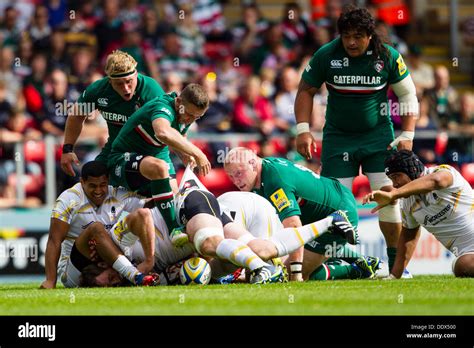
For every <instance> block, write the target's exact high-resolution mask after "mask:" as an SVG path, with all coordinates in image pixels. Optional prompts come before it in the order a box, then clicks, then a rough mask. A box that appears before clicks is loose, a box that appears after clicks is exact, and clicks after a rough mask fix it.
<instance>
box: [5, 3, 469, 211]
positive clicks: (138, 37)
mask: <svg viewBox="0 0 474 348" xmlns="http://www.w3.org/2000/svg"><path fill="white" fill-rule="evenodd" d="M230 2H232V3H235V1H217V0H187V1H180V0H176V1H153V0H16V1H12V2H10V1H8V0H7V1H5V0H4V1H1V3H0V142H1V150H0V151H1V160H0V207H2V206H3V207H7V206H13V205H15V203H14V201H15V199H14V198H15V185H16V178H15V148H14V144H15V143H16V142H19V141H23V142H24V144H25V156H26V157H25V158H26V167H25V172H26V174H27V175H29V176H30V178H32V179H31V180H30V182H28V183H27V186H28V185H30V186H28V187H27V194H28V199H27V200H26V201H25V204H26V205H27V206H36V205H40V204H41V203H42V202H44V178H43V179H42V176H44V143H42V142H41V140H42V139H43V137H44V135H46V134H51V135H54V136H56V137H58V144H60V143H62V140H61V137H62V136H63V134H64V128H65V123H66V118H67V107H62V108H58V105H59V104H62V105H64V106H66V105H69V104H68V103H72V102H74V101H76V100H77V98H78V97H79V95H80V93H82V91H83V90H84V89H85V88H86V87H87V86H88V85H89V84H90V83H92V82H94V81H95V80H97V79H99V78H102V77H103V76H104V71H103V67H104V63H105V58H106V57H107V55H108V54H109V53H111V52H112V51H113V50H115V49H121V50H123V51H126V52H128V53H129V54H130V55H132V56H133V57H134V58H135V59H136V61H137V62H138V70H139V72H141V73H143V74H146V75H149V76H152V77H153V78H155V79H156V80H157V81H158V82H159V83H160V84H161V85H162V87H163V89H164V90H165V91H166V92H172V91H180V90H181V89H182V88H183V86H184V85H186V84H187V83H190V82H198V83H201V84H202V85H204V86H205V88H206V90H207V91H208V93H209V96H210V100H211V104H210V108H209V110H208V112H207V113H206V115H205V117H203V118H202V119H201V120H199V121H198V123H197V124H196V125H195V126H194V127H193V129H192V132H191V133H197V134H202V133H206V134H207V133H215V134H225V133H247V134H260V135H261V138H260V140H258V141H242V142H240V143H239V144H240V145H246V146H249V147H251V148H253V149H255V150H256V151H257V152H258V153H259V154H260V155H261V156H283V157H288V158H289V159H291V160H294V161H298V162H302V163H304V162H305V161H304V159H303V158H302V157H301V156H299V155H298V154H297V152H296V151H295V147H294V138H295V133H296V132H295V127H294V126H295V122H296V121H295V116H294V112H293V104H294V100H295V96H296V92H297V88H298V83H299V81H300V77H301V73H302V69H304V67H305V66H306V64H307V62H308V60H309V59H310V57H311V56H312V54H313V53H314V52H316V50H317V49H318V48H319V47H321V46H322V45H324V44H325V43H327V42H329V41H331V40H333V39H334V38H335V37H337V32H336V20H337V18H338V17H339V14H340V12H341V9H342V6H343V5H344V4H345V3H348V2H349V1H316V0H312V1H305V5H306V6H301V2H284V1H283V2H281V4H282V6H281V8H282V11H281V17H280V18H279V19H277V20H275V19H272V20H270V19H268V18H266V15H265V13H264V11H262V10H261V6H259V5H258V1H257V2H251V1H242V2H241V3H240V2H239V4H240V8H239V10H240V15H237V17H239V19H236V20H233V21H231V20H229V18H226V16H225V15H224V10H225V8H226V6H228V5H229V3H230ZM267 2H268V1H265V3H267ZM276 2H277V3H280V2H278V1H276ZM306 2H307V4H306ZM357 3H358V4H359V5H364V6H366V7H368V8H369V9H370V11H371V12H372V14H373V15H374V17H376V18H377V31H378V32H379V33H380V34H381V35H382V36H383V37H384V38H385V39H386V41H387V42H388V43H390V44H392V45H393V46H394V47H395V48H396V49H397V50H398V51H399V52H400V53H401V54H402V55H403V56H404V58H405V61H406V63H407V65H408V68H409V70H410V72H411V75H412V77H413V80H414V82H415V85H416V87H417V93H418V98H419V101H420V102H421V108H420V118H419V120H418V124H417V130H434V131H436V132H438V136H437V137H436V138H431V139H420V140H416V141H415V151H416V152H417V153H418V154H419V155H420V156H421V157H422V158H423V159H424V161H425V162H427V163H435V162H437V163H440V162H445V163H451V164H454V165H456V166H461V165H463V164H464V163H470V162H473V161H474V159H473V151H474V149H473V148H472V138H473V137H474V96H473V94H472V92H470V91H469V90H467V91H461V92H459V91H457V90H456V89H455V88H453V87H452V86H451V83H450V69H448V68H449V67H448V66H445V65H436V64H427V62H425V61H424V56H423V47H421V46H420V45H419V44H417V42H411V41H412V40H410V35H409V33H410V32H413V30H417V29H416V28H413V27H412V26H410V23H409V22H408V21H407V20H400V18H396V17H395V18H394V17H393V16H390V15H387V13H386V11H384V8H383V6H381V3H383V1H359V2H357ZM361 3H362V4H361ZM398 3H401V4H402V5H404V1H398ZM404 6H405V5H404ZM412 22H413V21H412ZM460 30H462V31H463V35H465V38H466V39H465V42H466V44H471V45H472V44H474V39H472V38H473V37H474V20H468V21H466V23H465V24H464V25H463V27H462V28H461V29H460ZM471 39H472V41H469V40H471ZM471 86H472V81H471ZM471 91H472V89H471ZM389 97H390V100H392V101H394V102H396V99H395V98H396V97H395V96H394V95H393V93H391V92H390V91H389ZM316 98H317V102H316V103H314V104H315V107H314V110H313V117H312V123H311V127H312V130H313V131H314V132H321V131H322V129H323V126H324V114H325V107H326V106H325V105H326V98H327V92H326V90H325V89H324V88H322V90H321V93H320V94H318V95H317V96H316ZM58 110H59V112H58ZM393 111H394V112H393V115H392V119H393V122H394V125H395V129H399V128H400V124H401V121H400V117H399V116H398V114H397V112H396V110H393ZM444 131H454V132H457V133H458V134H460V135H463V137H454V138H451V137H450V138H448V137H447V135H446V133H444ZM191 135H192V134H191ZM81 139H83V140H85V141H84V142H83V143H82V144H81V145H78V146H76V152H77V153H78V155H79V157H80V159H81V160H82V161H88V160H92V159H93V158H94V156H95V154H97V153H98V149H99V148H100V147H102V146H103V145H104V143H105V142H106V140H107V128H106V124H105V121H104V120H103V119H102V117H100V115H98V114H93V115H91V116H90V117H89V119H88V120H87V121H86V126H85V128H84V130H83V133H82V135H81ZM196 144H198V145H199V146H200V147H202V148H203V149H204V150H205V152H206V154H208V155H209V157H210V159H211V161H212V162H213V164H214V166H215V167H219V166H221V163H219V161H218V160H217V159H218V154H219V151H225V148H226V147H227V146H229V144H228V143H226V142H222V141H218V142H208V141H206V140H203V139H200V140H196ZM320 150H321V146H319V150H318V152H320ZM59 151H60V150H59V148H58V154H57V159H59V156H60V153H59ZM306 164H308V165H310V166H311V167H312V168H313V169H314V170H318V166H319V162H318V156H314V160H313V162H312V163H306ZM57 177H58V180H57V181H58V193H59V192H61V190H63V189H65V188H67V187H69V186H70V185H72V184H73V183H74V180H77V178H75V179H71V178H67V177H66V176H65V175H64V174H63V173H62V172H61V171H60V170H58V171H57ZM42 180H43V181H42Z"/></svg>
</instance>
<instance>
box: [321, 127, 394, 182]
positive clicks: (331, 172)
mask: <svg viewBox="0 0 474 348" xmlns="http://www.w3.org/2000/svg"><path fill="white" fill-rule="evenodd" d="M393 139H394V133H393V127H392V125H391V123H386V124H381V125H378V126H376V127H375V128H374V129H371V130H369V131H367V132H365V133H347V132H341V131H340V130H338V129H336V128H334V127H332V126H330V125H329V124H326V126H324V131H323V143H322V154H321V163H322V171H321V175H323V176H326V177H334V178H349V177H355V176H358V175H359V168H360V166H362V172H363V173H383V172H384V171H385V167H384V161H385V159H386V158H387V156H388V155H389V154H390V153H391V151H390V150H387V146H388V145H389V144H390V143H391V142H392V141H393Z"/></svg>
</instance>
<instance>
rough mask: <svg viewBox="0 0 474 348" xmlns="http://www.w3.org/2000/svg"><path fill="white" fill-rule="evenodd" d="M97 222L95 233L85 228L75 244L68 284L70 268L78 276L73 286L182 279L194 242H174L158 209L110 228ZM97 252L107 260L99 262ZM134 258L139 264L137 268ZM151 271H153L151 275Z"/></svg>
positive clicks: (163, 282)
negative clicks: (182, 265) (182, 263)
mask: <svg viewBox="0 0 474 348" xmlns="http://www.w3.org/2000/svg"><path fill="white" fill-rule="evenodd" d="M93 225H95V229H94V230H93V231H95V232H93V231H91V233H86V231H84V233H82V234H81V235H80V236H79V237H78V238H77V239H76V241H75V243H74V246H73V251H72V252H71V258H70V262H69V265H68V268H67V270H66V272H65V274H66V275H67V283H65V286H66V287H70V286H69V285H70V284H71V279H70V278H71V272H70V271H69V270H70V269H72V272H73V275H74V283H72V284H71V286H82V287H104V286H106V287H109V286H117V285H127V284H130V283H131V284H134V285H153V286H154V285H170V284H174V283H176V282H177V280H178V274H179V267H180V261H182V260H184V259H186V258H188V257H189V256H191V255H192V254H193V253H194V248H193V246H192V244H186V245H184V246H183V247H181V248H175V247H174V246H173V245H172V243H171V240H170V238H169V234H168V232H167V227H166V223H165V221H164V219H163V217H162V216H161V214H160V213H159V211H158V210H157V209H156V208H153V209H147V208H142V209H138V210H136V211H134V212H133V213H130V214H128V215H127V216H125V217H124V218H122V219H121V220H120V221H119V222H117V223H116V224H115V225H114V226H113V227H112V228H111V229H110V230H109V231H106V230H105V228H104V227H103V226H102V225H101V224H100V223H94V224H93ZM74 248H75V249H76V250H74ZM91 251H92V252H91ZM95 255H98V256H100V259H99V260H101V261H104V262H97V261H98V260H97V259H96V257H94V256H95ZM115 260H117V261H115ZM119 261H120V262H119ZM131 261H132V262H133V263H134V264H138V266H137V267H136V268H135V267H134V266H133V264H131V263H130V262H131ZM150 271H153V273H151V274H149V272H150Z"/></svg>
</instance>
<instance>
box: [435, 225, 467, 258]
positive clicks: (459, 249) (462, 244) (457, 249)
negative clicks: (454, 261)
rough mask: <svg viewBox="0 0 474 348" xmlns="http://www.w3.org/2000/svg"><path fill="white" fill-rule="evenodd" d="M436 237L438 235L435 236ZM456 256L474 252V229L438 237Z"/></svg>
mask: <svg viewBox="0 0 474 348" xmlns="http://www.w3.org/2000/svg"><path fill="white" fill-rule="evenodd" d="M435 237H436V236H435ZM436 239H438V241H439V242H440V243H441V244H443V245H444V246H445V247H446V248H447V249H448V250H449V251H451V252H452V253H453V254H454V256H456V257H460V256H463V255H465V254H471V253H474V231H472V230H471V231H465V232H463V233H462V234H460V235H458V236H456V237H454V238H453V237H449V236H446V237H443V238H439V237H436Z"/></svg>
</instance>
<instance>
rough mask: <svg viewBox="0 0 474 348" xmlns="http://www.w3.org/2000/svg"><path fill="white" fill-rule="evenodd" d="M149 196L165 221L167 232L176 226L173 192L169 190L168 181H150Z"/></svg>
mask: <svg viewBox="0 0 474 348" xmlns="http://www.w3.org/2000/svg"><path fill="white" fill-rule="evenodd" d="M151 194H152V196H153V201H154V203H155V206H156V207H157V208H158V210H159V211H160V213H161V215H162V216H163V218H164V219H165V222H166V225H167V226H168V231H169V233H171V231H172V230H173V229H174V228H175V227H177V226H178V224H177V222H176V213H175V211H174V204H173V190H172V189H171V185H170V179H169V178H166V179H158V180H153V181H151Z"/></svg>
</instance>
